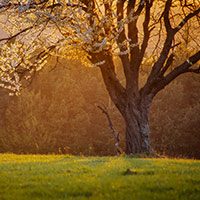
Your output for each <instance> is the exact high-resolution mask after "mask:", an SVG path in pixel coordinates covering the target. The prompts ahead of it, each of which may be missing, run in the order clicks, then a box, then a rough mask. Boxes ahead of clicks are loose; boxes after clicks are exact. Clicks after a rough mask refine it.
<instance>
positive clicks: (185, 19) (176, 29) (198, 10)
mask: <svg viewBox="0 0 200 200" xmlns="http://www.w3.org/2000/svg"><path fill="white" fill-rule="evenodd" d="M199 13H200V8H199V9H197V10H195V11H194V12H193V13H190V14H188V15H187V16H186V17H185V18H184V19H183V20H182V21H181V23H180V24H179V25H178V26H177V27H176V28H174V30H173V31H174V34H176V33H177V32H178V31H179V30H180V29H181V28H182V27H183V26H184V25H185V24H186V23H187V22H188V20H189V19H191V18H192V17H194V16H196V15H198V14H199Z"/></svg>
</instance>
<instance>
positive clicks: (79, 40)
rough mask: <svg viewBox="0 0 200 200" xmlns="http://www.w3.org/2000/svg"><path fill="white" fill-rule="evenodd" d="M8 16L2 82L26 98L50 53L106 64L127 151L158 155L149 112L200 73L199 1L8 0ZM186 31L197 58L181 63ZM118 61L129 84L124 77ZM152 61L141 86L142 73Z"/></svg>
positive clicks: (4, 9)
mask: <svg viewBox="0 0 200 200" xmlns="http://www.w3.org/2000/svg"><path fill="white" fill-rule="evenodd" d="M0 13H1V18H0V19H1V22H2V25H3V27H4V30H5V31H7V33H8V36H7V37H6V38H1V39H0V42H1V43H0V45H1V49H0V54H1V60H0V81H1V83H0V85H1V86H2V87H5V88H8V89H10V90H12V91H13V92H14V93H18V92H19V91H20V88H21V87H22V85H23V83H25V82H26V81H28V80H31V78H32V76H33V75H34V73H35V72H36V71H38V70H40V69H41V68H42V67H43V66H44V65H45V63H46V61H47V58H48V56H56V58H57V59H59V58H60V57H66V56H68V57H77V56H78V58H79V59H80V58H81V59H82V61H83V62H84V63H90V64H92V65H93V66H97V67H99V69H100V71H101V73H102V77H103V80H104V83H105V85H106V88H107V90H108V93H109V95H110V97H111V99H112V101H113V102H114V104H115V105H116V107H117V108H118V110H119V111H120V113H121V115H122V116H123V118H124V120H125V124H126V153H127V154H134V153H147V154H149V153H152V152H153V150H152V147H151V145H150V135H149V134H150V133H149V122H148V114H149V107H150V105H151V102H152V100H153V98H154V96H155V95H156V94H157V93H158V92H159V91H160V90H162V89H163V88H165V86H167V85H168V84H169V83H170V82H171V81H173V80H174V79H175V78H176V77H178V76H179V75H181V74H184V73H187V72H193V73H200V67H198V66H197V62H198V61H199V60H200V51H199V44H198V37H199V35H200V34H199V35H198V32H200V30H199V23H200V21H199V19H200V16H199V13H200V1H199V0H184V1H183V0H168V1H165V0H71V1H70V0H68V1H67V0H3V1H0ZM191 24H192V26H190V25H191ZM185 28H187V30H188V31H189V32H190V35H189V38H190V40H189V41H190V42H189V43H187V48H190V52H191V55H188V59H187V60H186V61H184V62H183V63H181V64H179V65H177V66H175V65H174V64H173V61H174V59H175V58H176V56H175V55H176V47H177V46H178V45H184V44H185V42H184V37H183V34H184V31H185ZM194 30H195V31H194ZM191 31H193V32H192V33H191ZM195 33H196V36H195V35H194V34H195ZM199 39H200V38H199ZM115 56H116V57H119V58H120V60H121V65H122V67H123V70H124V77H125V80H126V83H125V84H122V83H121V82H120V80H119V79H118V77H117V75H116V65H115V62H114V57H115ZM148 58H149V59H148ZM150 59H153V62H151V69H150V72H149V74H148V79H147V80H146V83H145V84H144V85H142V86H140V85H139V78H140V76H139V71H140V69H141V68H142V67H143V65H144V64H145V62H148V60H150ZM195 63H196V64H195Z"/></svg>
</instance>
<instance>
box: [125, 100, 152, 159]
mask: <svg viewBox="0 0 200 200" xmlns="http://www.w3.org/2000/svg"><path fill="white" fill-rule="evenodd" d="M146 104H147V103H143V104H142V103H141V104H140V105H139V106H128V107H127V109H126V110H125V112H124V113H123V117H124V120H125V124H126V154H128V155H131V154H137V153H144V154H147V155H149V154H153V149H152V147H151V144H150V131H149V121H148V114H149V108H148V105H146Z"/></svg>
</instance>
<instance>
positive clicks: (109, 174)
mask: <svg viewBox="0 0 200 200" xmlns="http://www.w3.org/2000/svg"><path fill="white" fill-rule="evenodd" d="M127 169H130V171H128V172H127ZM126 172H127V173H126ZM22 199H23V200H32V199H37V200H39V199H41V200H46V199H48V200H51V199H55V200H59V199H81V200H82V199H109V200H115V199H116V200H126V199H127V200H134V199H135V200H139V199H141V200H143V199H144V200H146V199H151V200H154V199H159V200H163V199H170V200H174V199H185V200H191V199H200V161H195V160H173V159H139V158H127V157H120V158H118V157H72V156H67V155H14V154H0V200H22Z"/></svg>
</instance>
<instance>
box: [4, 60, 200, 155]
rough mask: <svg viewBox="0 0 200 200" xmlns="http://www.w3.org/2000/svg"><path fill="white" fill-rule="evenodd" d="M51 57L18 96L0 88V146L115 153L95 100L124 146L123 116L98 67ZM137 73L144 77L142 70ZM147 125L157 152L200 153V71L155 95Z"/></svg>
mask: <svg viewBox="0 0 200 200" xmlns="http://www.w3.org/2000/svg"><path fill="white" fill-rule="evenodd" d="M49 63H51V66H49V67H46V68H45V69H43V70H42V71H41V72H39V73H37V74H36V76H35V78H34V80H33V82H32V83H31V84H30V85H29V86H28V87H26V88H24V90H23V91H22V94H21V95H20V96H18V97H16V96H11V97H10V96H8V93H7V91H5V90H3V89H1V90H0V152H13V153H40V154H46V153H68V154H74V155H79V154H83V155H100V156H101V155H115V154H116V153H115V146H114V143H115V140H114V138H113V136H112V134H111V132H110V129H109V126H108V122H107V119H106V117H105V115H104V114H103V113H102V112H101V111H100V110H99V109H98V108H97V107H96V104H104V105H106V106H107V108H108V111H109V113H110V116H111V118H112V121H113V124H114V127H115V129H116V130H117V131H118V132H119V133H120V144H121V148H122V149H123V150H124V149H125V146H124V145H125V144H124V125H123V123H124V122H123V119H122V118H121V116H120V114H119V112H118V111H117V109H116V108H115V107H114V105H113V104H112V102H111V100H110V98H109V96H108V94H107V91H106V89H105V87H104V84H103V82H102V79H101V75H100V73H99V71H98V69H97V68H89V67H82V66H80V64H77V63H69V62H67V61H62V64H58V66H57V67H56V68H55V69H52V67H53V66H54V64H55V63H54V61H53V60H50V61H49ZM48 65H50V64H48ZM146 68H148V66H147V67H146ZM144 71H145V69H144ZM147 71H148V70H147ZM118 74H119V76H120V75H121V74H122V73H121V71H120V69H119V70H118ZM141 76H143V77H144V80H145V78H146V72H145V73H144V72H142V73H141ZM121 80H122V82H123V77H121ZM140 84H142V83H140ZM150 126H151V142H152V145H153V147H154V149H155V150H156V152H157V153H158V154H164V155H167V156H174V157H190V158H200V148H199V146H200V134H199V130H200V79H199V77H198V76H195V75H193V74H188V75H185V76H183V77H180V78H179V79H177V80H175V81H174V82H173V83H172V84H171V85H169V86H168V88H166V89H165V90H163V91H162V92H161V93H160V94H159V95H158V96H157V97H156V98H155V100H154V102H153V105H152V107H151V115H150Z"/></svg>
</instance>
